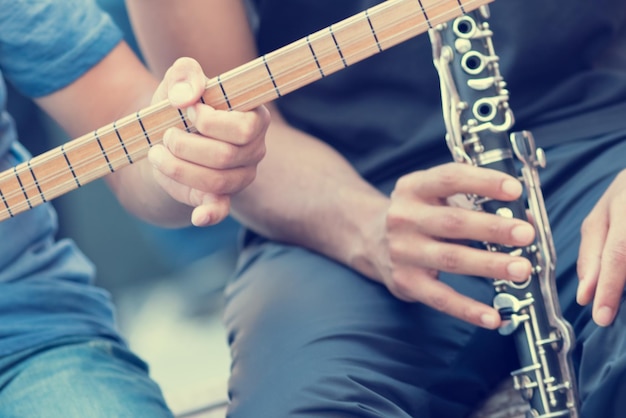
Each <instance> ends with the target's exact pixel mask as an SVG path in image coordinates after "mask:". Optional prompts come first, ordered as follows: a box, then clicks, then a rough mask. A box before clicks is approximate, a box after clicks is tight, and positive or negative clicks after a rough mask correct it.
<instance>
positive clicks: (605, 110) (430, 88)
mask: <svg viewBox="0 0 626 418" xmlns="http://www.w3.org/2000/svg"><path fill="white" fill-rule="evenodd" d="M249 3H251V4H252V5H253V6H254V13H256V15H255V16H254V21H255V22H256V25H255V26H256V28H255V29H256V33H257V42H258V48H259V52H260V53H268V52H271V51H273V50H274V49H276V48H278V47H281V46H283V45H285V44H287V43H290V42H292V41H295V40H297V39H300V38H302V37H304V36H306V35H307V34H309V33H312V32H315V31H317V30H319V29H322V28H325V27H327V26H328V25H330V24H332V23H335V22H337V21H339V20H342V19H344V18H347V17H349V16H352V15H354V14H356V13H359V12H361V11H363V10H365V9H366V8H369V7H372V6H374V5H376V4H378V3H381V2H380V1H376V0H341V1H337V0H315V1H311V0H250V1H249ZM490 10H491V18H490V20H489V22H490V25H491V28H492V29H493V31H494V45H495V49H496V53H497V54H498V55H499V56H500V59H501V71H502V73H503V76H504V77H505V80H506V81H507V82H508V88H509V91H510V94H511V99H510V104H511V107H512V109H513V112H514V114H515V116H516V121H517V122H516V126H515V129H516V130H521V129H530V130H532V131H533V133H534V134H535V137H536V139H537V142H538V143H539V145H541V146H544V147H546V146H547V147H549V146H551V145H554V144H559V143H563V142H565V141H574V140H580V139H585V138H591V137H594V136H596V135H599V134H603V133H607V132H611V131H614V130H617V129H623V128H625V127H626V71H625V69H626V65H624V64H625V63H626V59H625V57H626V42H624V41H623V39H626V37H624V36H622V32H624V31H623V29H624V28H625V26H624V23H625V22H626V2H624V1H622V0H593V1H591V0H549V1H546V0H496V1H495V2H494V3H491V4H490ZM440 103H441V102H440V91H439V81H438V76H437V73H436V71H435V69H434V66H433V63H432V49H431V45H430V41H429V38H428V36H427V35H426V34H424V35H420V36H418V37H416V38H414V39H412V40H409V41H407V42H405V43H403V44H401V45H398V46H395V47H393V48H391V49H389V50H387V51H384V52H382V53H381V54H378V55H376V56H374V57H371V58H368V59H366V60H365V61H363V62H360V63H357V64H354V65H353V66H351V67H349V68H347V69H345V70H341V71H340V72H338V73H335V74H333V75H331V76H329V77H327V78H324V79H322V80H320V81H317V82H315V83H314V84H312V85H310V86H308V87H304V88H301V89H300V90H298V91H296V92H293V93H290V94H288V95H286V96H285V97H283V98H281V99H279V100H278V105H279V107H280V109H281V111H282V113H283V114H284V115H285V117H286V118H287V120H288V121H290V122H291V123H292V124H293V125H294V126H296V127H298V128H300V129H303V130H305V131H307V132H309V133H311V134H313V135H316V136H317V137H319V138H320V139H322V140H324V141H326V142H328V143H329V144H331V145H332V146H334V147H335V148H336V149H337V150H339V151H340V152H341V153H342V154H343V155H344V156H345V157H347V158H348V159H349V160H350V161H351V162H352V163H353V164H354V165H355V167H356V168H357V170H358V171H359V172H360V173H361V174H362V175H363V176H364V177H365V178H366V179H367V180H369V181H371V182H372V183H374V184H376V185H378V186H380V187H383V188H385V189H388V188H389V187H390V185H392V184H393V182H395V179H396V178H397V177H398V176H400V175H402V174H404V173H407V172H410V171H413V170H416V169H420V168H424V167H428V166H431V165H434V164H439V163H441V162H444V161H450V155H449V151H448V149H447V147H446V146H445V141H444V135H445V131H444V125H443V118H442V113H441V105H440Z"/></svg>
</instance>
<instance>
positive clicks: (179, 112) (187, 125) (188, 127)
mask: <svg viewBox="0 0 626 418" xmlns="http://www.w3.org/2000/svg"><path fill="white" fill-rule="evenodd" d="M176 110H178V115H179V116H180V120H181V121H182V122H183V125H185V130H186V131H187V132H190V133H191V127H190V126H189V124H187V118H185V114H184V113H183V111H182V110H180V109H176Z"/></svg>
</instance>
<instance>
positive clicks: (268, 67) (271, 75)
mask: <svg viewBox="0 0 626 418" xmlns="http://www.w3.org/2000/svg"><path fill="white" fill-rule="evenodd" d="M263 65H265V68H266V69H267V74H269V76H270V80H272V85H273V86H274V90H275V91H276V95H277V96H278V97H281V96H282V94H280V89H279V88H278V86H277V85H276V80H274V75H273V74H272V70H271V69H270V66H269V64H268V63H267V57H266V56H265V55H263Z"/></svg>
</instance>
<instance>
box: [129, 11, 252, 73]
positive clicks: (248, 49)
mask: <svg viewBox="0 0 626 418" xmlns="http://www.w3.org/2000/svg"><path fill="white" fill-rule="evenodd" d="M126 7H127V9H128V13H129V16H130V19H131V21H132V25H133V30H134V32H135V36H136V37H137V40H138V42H139V45H140V47H141V50H142V53H143V55H144V57H145V59H146V61H147V63H148V65H149V67H150V68H151V69H152V71H154V72H155V74H157V75H159V76H162V75H163V74H164V72H165V70H167V68H168V67H169V66H170V65H171V64H172V62H174V61H175V60H176V59H177V58H178V57H181V56H185V57H193V58H195V59H197V60H198V61H199V62H200V63H201V65H202V68H203V69H204V71H205V73H206V74H207V75H209V76H216V75H218V74H221V73H223V72H225V71H227V70H230V69H232V68H235V67H236V66H238V65H241V64H243V63H245V62H247V61H250V60H252V59H254V58H255V57H256V51H255V49H254V45H253V43H251V42H250V41H251V39H252V36H251V33H250V28H249V27H248V24H247V20H245V15H246V13H245V10H244V8H243V5H242V3H241V2H240V1H238V0H185V1H172V0H126ZM225 44H227V45H228V46H226V45H225Z"/></svg>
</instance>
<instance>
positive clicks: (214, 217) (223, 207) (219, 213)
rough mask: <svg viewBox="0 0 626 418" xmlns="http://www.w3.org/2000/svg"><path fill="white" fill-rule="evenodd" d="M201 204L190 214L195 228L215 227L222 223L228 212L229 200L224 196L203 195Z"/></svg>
mask: <svg viewBox="0 0 626 418" xmlns="http://www.w3.org/2000/svg"><path fill="white" fill-rule="evenodd" d="M202 201H203V203H202V204H201V205H200V206H196V207H195V208H194V210H193V212H192V214H191V223H192V224H193V225H195V226H199V227H202V226H209V225H215V224H217V223H219V222H221V221H223V220H224V219H225V218H226V217H227V216H228V213H229V211H230V198H229V197H228V196H226V195H213V194H204V196H203V198H202Z"/></svg>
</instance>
